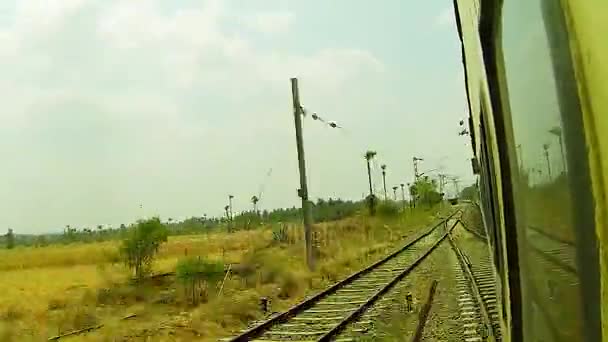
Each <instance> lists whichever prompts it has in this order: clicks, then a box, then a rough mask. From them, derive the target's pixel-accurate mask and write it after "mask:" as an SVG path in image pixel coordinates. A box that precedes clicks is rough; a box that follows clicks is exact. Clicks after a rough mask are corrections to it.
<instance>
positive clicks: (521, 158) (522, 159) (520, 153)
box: [515, 144, 524, 170]
mask: <svg viewBox="0 0 608 342" xmlns="http://www.w3.org/2000/svg"><path fill="white" fill-rule="evenodd" d="M515 148H517V156H518V157H519V158H518V159H519V169H520V170H523V168H524V155H523V153H522V152H521V151H522V150H521V144H518V145H517V146H515Z"/></svg>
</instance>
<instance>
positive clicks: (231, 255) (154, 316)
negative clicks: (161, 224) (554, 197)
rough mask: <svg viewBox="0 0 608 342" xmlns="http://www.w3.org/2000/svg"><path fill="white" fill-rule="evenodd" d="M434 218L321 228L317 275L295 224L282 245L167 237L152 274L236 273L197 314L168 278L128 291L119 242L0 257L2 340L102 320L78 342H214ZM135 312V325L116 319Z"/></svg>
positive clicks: (257, 237)
mask: <svg viewBox="0 0 608 342" xmlns="http://www.w3.org/2000/svg"><path fill="white" fill-rule="evenodd" d="M430 219H431V218H430V212H429V211H422V210H419V211H416V212H414V213H409V214H408V215H407V216H406V217H405V218H404V217H403V216H401V217H398V218H395V219H391V220H387V219H378V218H370V217H367V216H365V215H360V216H356V217H352V218H348V219H345V220H341V221H337V222H329V223H322V224H318V225H316V226H315V237H316V243H317V245H318V246H319V249H318V252H317V257H318V261H317V268H316V270H315V272H309V271H308V270H307V268H306V265H305V264H304V256H303V252H304V246H303V241H302V235H303V234H302V228H301V226H298V225H293V224H291V225H288V226H287V227H286V228H287V231H288V234H289V239H288V240H289V241H287V242H284V243H278V242H275V241H273V240H272V232H271V230H270V228H262V229H258V230H252V231H241V232H236V233H232V234H226V233H210V234H204V235H193V236H178V237H171V238H170V239H169V241H168V242H167V243H166V244H165V245H164V246H163V247H162V249H161V251H160V253H159V257H158V260H157V262H156V264H155V270H156V271H157V272H160V271H172V270H174V269H175V265H176V263H177V261H178V260H179V259H180V258H182V257H183V256H185V255H188V256H202V257H205V258H207V259H210V260H221V261H222V262H224V263H225V264H235V265H236V266H235V272H234V274H233V275H232V276H231V277H229V278H228V280H227V282H226V284H225V285H224V289H223V293H222V295H221V296H219V297H218V296H217V292H218V290H219V289H218V288H217V286H215V284H212V285H210V286H209V289H208V292H209V301H208V302H207V303H205V304H202V305H200V306H198V307H196V308H192V307H188V306H186V305H184V303H183V301H181V300H180V297H179V288H178V285H177V284H176V282H175V281H174V280H173V279H171V278H168V279H160V280H157V281H155V282H151V283H150V284H146V285H145V286H143V285H142V286H138V287H134V286H132V285H128V284H127V283H126V279H127V274H128V273H127V272H126V270H125V269H124V267H123V266H122V265H120V264H113V263H112V262H113V261H114V258H115V257H114V256H113V255H114V253H115V251H116V249H117V246H118V242H101V243H93V244H72V245H66V246H48V247H42V248H18V249H15V250H12V251H1V253H0V260H2V261H3V262H2V264H0V308H3V309H4V308H10V310H5V311H4V312H0V339H1V340H2V341H5V340H6V341H11V340H19V341H28V340H41V339H44V338H46V337H48V336H51V335H56V334H58V333H61V332H65V331H69V330H71V329H79V328H82V327H85V326H87V325H91V324H96V323H100V322H102V323H104V324H105V327H104V328H102V329H99V330H98V331H94V332H91V333H88V334H86V335H82V336H79V338H78V340H90V341H105V340H123V339H130V338H136V339H137V338H144V337H149V338H151V339H152V340H153V341H164V340H179V339H182V340H189V339H193V338H196V339H201V340H209V341H212V340H216V339H217V338H218V337H220V336H226V335H229V334H232V333H234V332H235V331H238V330H239V329H242V328H244V327H245V326H246V324H247V323H248V322H249V321H251V320H252V319H257V318H261V313H260V311H259V306H258V302H259V298H260V297H261V296H266V297H268V298H270V299H271V305H272V311H280V310H283V309H285V308H287V307H288V306H290V305H293V304H294V303H296V302H297V301H299V300H301V299H302V298H303V297H304V296H305V295H308V294H310V293H312V292H316V291H318V290H319V289H321V288H323V287H325V286H327V285H329V284H331V283H333V282H335V281H337V280H338V279H341V278H343V277H344V276H346V275H347V274H349V273H352V272H354V271H355V270H358V269H360V268H361V267H363V266H364V265H367V264H369V263H371V262H372V261H374V260H377V259H378V258H380V257H381V256H382V255H384V254H386V253H387V252H388V251H389V250H391V249H392V248H394V247H395V246H396V244H397V243H398V242H399V241H401V240H403V237H404V236H408V235H411V234H414V233H415V232H416V231H417V230H418V229H419V228H420V227H421V226H423V225H424V224H425V223H427V222H428V221H429V220H430ZM17 308H18V309H17ZM133 312H136V313H138V315H137V317H135V318H131V319H129V320H124V321H123V320H121V319H120V318H121V317H124V316H125V315H127V314H128V313H133ZM8 323H10V324H8Z"/></svg>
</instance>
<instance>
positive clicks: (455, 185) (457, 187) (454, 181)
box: [452, 177, 460, 198]
mask: <svg viewBox="0 0 608 342" xmlns="http://www.w3.org/2000/svg"><path fill="white" fill-rule="evenodd" d="M452 183H454V188H455V189H456V198H458V196H460V187H459V186H458V183H460V181H459V180H458V178H456V177H454V178H452Z"/></svg>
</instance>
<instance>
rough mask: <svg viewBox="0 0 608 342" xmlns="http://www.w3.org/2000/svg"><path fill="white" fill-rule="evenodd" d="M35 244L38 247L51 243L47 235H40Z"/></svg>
mask: <svg viewBox="0 0 608 342" xmlns="http://www.w3.org/2000/svg"><path fill="white" fill-rule="evenodd" d="M35 244H36V246H38V247H44V246H47V245H48V244H49V242H48V241H47V238H46V236H44V235H39V236H38V237H36V243H35Z"/></svg>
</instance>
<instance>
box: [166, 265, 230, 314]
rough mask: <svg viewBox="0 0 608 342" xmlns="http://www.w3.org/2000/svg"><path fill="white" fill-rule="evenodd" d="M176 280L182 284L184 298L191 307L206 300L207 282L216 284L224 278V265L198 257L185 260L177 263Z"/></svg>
mask: <svg viewBox="0 0 608 342" xmlns="http://www.w3.org/2000/svg"><path fill="white" fill-rule="evenodd" d="M175 273H176V276H177V279H178V280H179V281H180V282H181V283H182V284H183V286H184V290H185V291H184V292H185V294H186V297H188V298H189V300H190V303H191V304H193V305H196V304H198V303H199V302H206V301H207V300H208V297H209V296H208V286H209V282H212V283H217V282H218V281H220V280H221V279H222V278H223V276H224V264H223V263H221V262H212V261H208V260H205V259H201V258H200V257H196V258H194V257H193V258H186V259H182V260H180V261H179V262H178V264H177V268H176V270H175Z"/></svg>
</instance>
